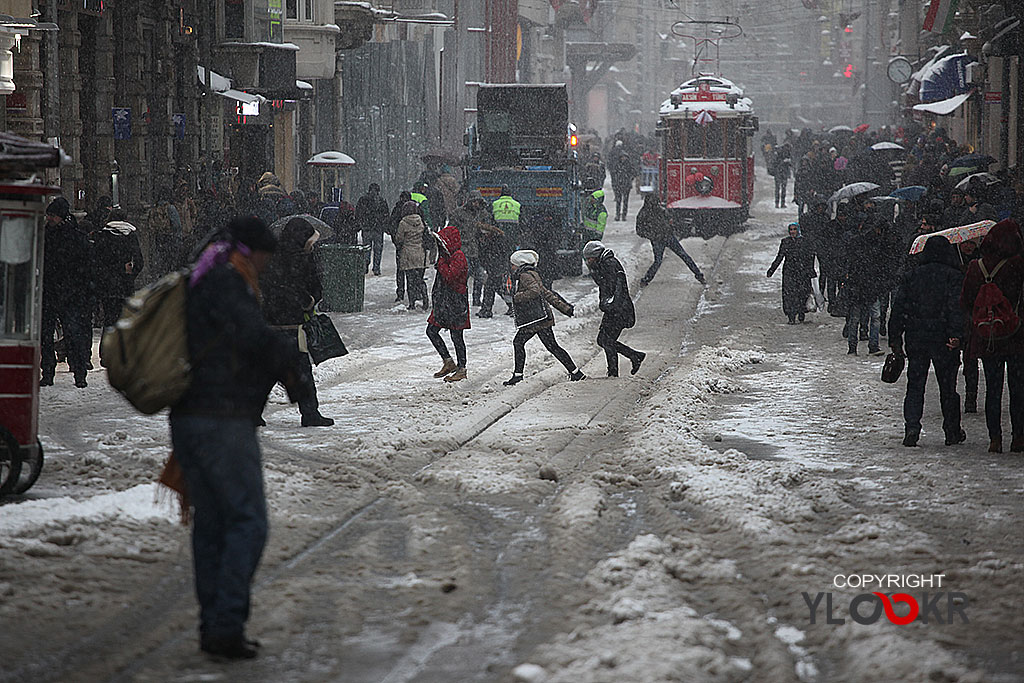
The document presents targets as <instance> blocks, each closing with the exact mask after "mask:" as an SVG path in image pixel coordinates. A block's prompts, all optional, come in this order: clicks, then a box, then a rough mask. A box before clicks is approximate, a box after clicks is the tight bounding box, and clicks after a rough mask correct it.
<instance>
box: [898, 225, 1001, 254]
mask: <svg viewBox="0 0 1024 683" xmlns="http://www.w3.org/2000/svg"><path fill="white" fill-rule="evenodd" d="M995 224H996V222H995V221H978V222H977V223H971V224H969V225H960V226H957V227H955V228H946V229H945V230H939V231H938V232H930V233H928V234H927V235H919V236H918V237H917V239H915V240H914V243H913V244H911V245H910V253H911V254H919V253H921V250H922V249H924V243H925V242H927V241H928V238H929V237H935V236H936V235H940V236H942V237H945V238H946V239H948V240H949V242H950V244H960V243H961V242H968V241H970V240H976V239H981V238H982V237H984V236H985V235H987V234H988V231H989V230H991V229H992V226H993V225H995Z"/></svg>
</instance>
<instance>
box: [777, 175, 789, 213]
mask: <svg viewBox="0 0 1024 683" xmlns="http://www.w3.org/2000/svg"><path fill="white" fill-rule="evenodd" d="M788 181H789V178H787V177H786V176H784V175H781V176H775V206H776V207H780V206H785V205H786V183H787V182H788Z"/></svg>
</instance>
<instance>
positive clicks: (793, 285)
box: [768, 237, 815, 318]
mask: <svg viewBox="0 0 1024 683" xmlns="http://www.w3.org/2000/svg"><path fill="white" fill-rule="evenodd" d="M780 264H781V265H782V311H783V313H785V314H786V315H787V316H788V317H790V318H792V317H794V316H797V315H800V314H801V313H805V312H806V311H807V308H806V306H807V297H808V296H810V294H811V278H813V277H814V276H815V273H814V255H813V254H812V253H811V250H810V245H809V244H808V243H807V239H806V238H804V237H784V238H782V242H781V243H780V244H779V253H778V255H777V256H776V257H775V260H774V261H772V265H771V267H769V268H768V277H771V276H772V275H774V274H775V271H776V270H777V269H778V267H779V265H780Z"/></svg>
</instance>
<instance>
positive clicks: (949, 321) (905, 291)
mask: <svg viewBox="0 0 1024 683" xmlns="http://www.w3.org/2000/svg"><path fill="white" fill-rule="evenodd" d="M963 280H964V276H963V273H962V272H961V271H960V268H959V258H958V257H957V255H956V250H955V249H954V248H953V245H951V244H950V243H949V240H947V239H946V238H945V237H941V236H939V237H932V238H930V239H929V240H928V241H927V242H925V245H924V250H923V251H922V252H921V259H920V261H919V264H918V266H917V267H916V268H914V269H912V270H909V271H908V272H907V273H906V274H905V275H904V276H903V281H902V282H901V283H900V286H899V288H898V289H897V290H896V295H895V297H894V298H893V302H892V311H891V313H890V314H889V342H890V345H893V346H899V345H900V344H901V342H902V339H903V337H904V335H905V336H906V342H905V344H906V347H907V349H909V350H910V352H911V353H912V352H913V349H914V348H915V347H922V346H926V345H933V344H939V343H942V344H944V343H946V342H948V341H949V340H950V339H954V338H955V339H961V338H962V337H963V335H964V325H965V319H964V313H963V309H962V308H961V307H960V291H961V289H962V287H963Z"/></svg>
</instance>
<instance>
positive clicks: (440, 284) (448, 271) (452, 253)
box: [427, 225, 470, 382]
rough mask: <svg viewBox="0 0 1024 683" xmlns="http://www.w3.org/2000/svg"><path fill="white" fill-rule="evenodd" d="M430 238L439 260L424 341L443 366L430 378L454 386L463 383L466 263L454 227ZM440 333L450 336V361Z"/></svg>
mask: <svg viewBox="0 0 1024 683" xmlns="http://www.w3.org/2000/svg"><path fill="white" fill-rule="evenodd" d="M434 237H435V239H436V240H437V242H438V252H439V258H438V259H437V263H436V264H435V265H434V268H435V269H436V270H437V275H436V276H435V277H434V293H433V297H432V299H433V307H432V309H431V311H430V318H428V319H427V338H428V339H430V343H431V344H433V345H434V349H436V350H437V353H438V355H439V356H441V361H442V362H443V365H442V366H441V369H440V370H438V371H437V372H435V373H434V377H438V378H441V377H444V381H446V382H458V381H459V380H463V379H466V342H465V339H464V338H463V336H462V331H463V330H468V329H469V327H470V323H469V293H468V289H467V287H466V282H467V280H468V279H469V262H468V261H467V260H466V255H465V254H463V253H462V237H461V235H459V230H458V228H456V227H455V226H454V225H448V226H446V227H444V228H443V229H442V230H441V231H440V232H438V233H436V234H435V235H434ZM442 329H446V330H448V331H449V332H450V333H451V337H452V345H454V346H455V358H456V360H454V361H453V360H452V357H451V355H450V354H449V353H448V347H447V346H445V343H444V340H443V339H441V330H442Z"/></svg>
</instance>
